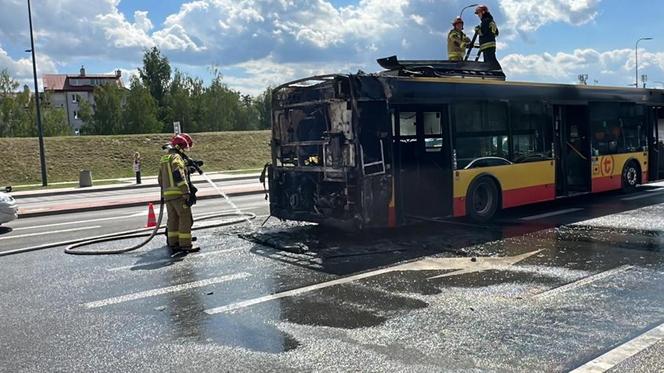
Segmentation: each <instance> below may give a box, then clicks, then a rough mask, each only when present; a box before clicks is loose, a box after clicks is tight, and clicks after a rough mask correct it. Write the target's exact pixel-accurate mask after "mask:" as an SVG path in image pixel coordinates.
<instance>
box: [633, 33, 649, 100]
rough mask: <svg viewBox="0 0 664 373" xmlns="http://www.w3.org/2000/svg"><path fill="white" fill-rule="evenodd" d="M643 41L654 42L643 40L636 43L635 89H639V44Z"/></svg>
mask: <svg viewBox="0 0 664 373" xmlns="http://www.w3.org/2000/svg"><path fill="white" fill-rule="evenodd" d="M641 40H652V38H641V39H639V40H637V41H636V48H634V54H635V57H636V58H635V60H636V78H635V79H634V87H636V88H639V42H640V41H641Z"/></svg>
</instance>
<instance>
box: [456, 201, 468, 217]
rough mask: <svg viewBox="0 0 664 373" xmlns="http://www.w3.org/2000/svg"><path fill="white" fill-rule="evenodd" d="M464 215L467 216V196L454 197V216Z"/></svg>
mask: <svg viewBox="0 0 664 373" xmlns="http://www.w3.org/2000/svg"><path fill="white" fill-rule="evenodd" d="M462 216H466V197H459V198H455V199H454V217H455V218H459V217H462Z"/></svg>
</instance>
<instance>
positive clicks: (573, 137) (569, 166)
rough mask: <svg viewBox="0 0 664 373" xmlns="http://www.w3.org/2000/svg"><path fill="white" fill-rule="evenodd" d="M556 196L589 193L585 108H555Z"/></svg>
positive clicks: (590, 175)
mask: <svg viewBox="0 0 664 373" xmlns="http://www.w3.org/2000/svg"><path fill="white" fill-rule="evenodd" d="M554 120H555V123H554V131H555V134H554V137H555V148H556V195H557V196H570V195H575V194H580V193H588V192H590V191H591V190H592V158H591V154H590V136H589V129H590V123H589V115H588V106H587V105H555V106H554Z"/></svg>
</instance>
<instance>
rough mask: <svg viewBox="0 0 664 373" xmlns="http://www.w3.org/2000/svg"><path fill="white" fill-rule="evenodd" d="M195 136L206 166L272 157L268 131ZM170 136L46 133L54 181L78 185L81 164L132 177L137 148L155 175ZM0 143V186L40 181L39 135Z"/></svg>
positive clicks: (241, 165) (248, 164)
mask: <svg viewBox="0 0 664 373" xmlns="http://www.w3.org/2000/svg"><path fill="white" fill-rule="evenodd" d="M192 137H193V139H194V143H195V145H194V148H193V149H192V151H191V152H189V155H190V157H192V158H195V159H201V160H203V161H204V162H205V165H204V166H203V169H204V170H206V171H232V170H247V169H258V168H262V167H263V165H264V164H265V163H267V162H268V161H269V159H270V146H269V141H270V133H269V131H247V132H215V133H194V134H192ZM169 139H170V135H168V134H148V135H123V136H76V137H74V136H72V137H48V138H45V148H46V165H47V169H48V181H49V184H50V183H57V182H73V185H66V184H65V185H59V187H67V186H76V185H78V178H79V172H80V170H90V171H92V177H93V180H101V179H116V178H125V177H132V176H133V175H134V171H133V168H132V167H133V156H134V152H140V153H141V157H142V174H143V176H144V177H148V176H154V175H156V174H157V171H158V169H159V159H160V157H161V155H162V154H163V150H161V146H162V145H164V144H165V143H167V142H168V140H169ZM0 148H2V149H4V150H5V154H4V157H3V162H2V163H1V164H0V187H2V186H6V185H25V184H40V183H41V171H40V166H39V145H38V141H37V139H36V138H1V139H0ZM97 184H98V183H97V182H95V185H97ZM36 188H37V189H39V188H41V187H36Z"/></svg>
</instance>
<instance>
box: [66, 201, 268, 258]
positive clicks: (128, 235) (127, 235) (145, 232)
mask: <svg viewBox="0 0 664 373" xmlns="http://www.w3.org/2000/svg"><path fill="white" fill-rule="evenodd" d="M163 217H164V200H163V199H162V200H161V201H160V203H159V217H158V218H157V225H156V226H155V227H154V228H147V229H146V228H142V229H136V230H131V231H125V232H119V233H112V234H108V235H103V236H97V237H92V238H91V239H89V240H86V241H82V242H77V243H72V244H70V245H69V246H67V247H66V248H65V253H66V254H71V255H113V254H123V253H128V252H130V251H134V250H138V249H140V248H141V247H143V246H145V245H147V244H148V243H149V242H150V241H152V239H153V238H154V237H155V236H156V235H157V234H158V233H159V230H160V229H161V228H162V226H161V221H162V219H163ZM227 217H235V219H231V220H227V221H222V222H219V223H213V224H207V225H203V226H200V227H195V228H192V231H196V230H201V229H210V228H218V227H225V226H229V225H235V224H240V223H242V222H245V221H250V220H253V219H255V218H256V214H253V213H246V212H240V211H238V212H229V213H220V214H207V215H203V216H201V217H199V218H198V219H196V220H194V222H196V221H202V220H210V219H220V218H227ZM149 230H151V232H150V231H149ZM140 237H147V238H146V239H145V240H143V241H142V242H140V243H138V244H135V245H132V246H128V247H125V248H121V249H116V250H77V249H78V248H81V247H84V246H90V245H95V244H99V243H104V242H111V241H119V240H127V239H132V238H140Z"/></svg>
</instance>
